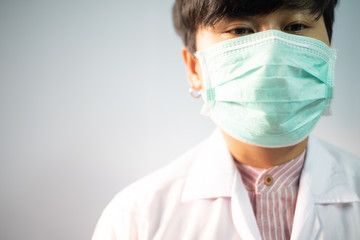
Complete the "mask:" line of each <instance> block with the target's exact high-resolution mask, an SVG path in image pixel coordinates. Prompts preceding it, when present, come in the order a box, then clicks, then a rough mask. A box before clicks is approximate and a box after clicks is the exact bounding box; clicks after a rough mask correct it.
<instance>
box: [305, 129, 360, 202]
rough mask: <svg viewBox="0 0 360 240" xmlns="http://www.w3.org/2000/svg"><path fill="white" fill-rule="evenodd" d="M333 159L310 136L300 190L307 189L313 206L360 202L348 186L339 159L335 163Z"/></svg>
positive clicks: (346, 176) (322, 145)
mask: <svg viewBox="0 0 360 240" xmlns="http://www.w3.org/2000/svg"><path fill="white" fill-rule="evenodd" d="M335 157H336V156H335V155H332V154H331V153H330V152H329V150H328V149H326V148H325V146H324V144H323V143H321V141H320V140H319V139H317V138H316V137H314V136H310V138H309V142H308V147H307V155H306V160H305V165H304V169H303V171H302V174H301V181H300V189H301V188H302V187H309V188H310V191H311V194H312V196H313V198H314V203H315V204H331V203H346V202H354V201H360V198H359V195H360V194H359V193H357V189H356V188H355V187H354V186H352V184H350V182H349V179H348V178H349V176H348V174H346V173H345V171H344V166H342V165H341V159H340V161H336V158H335ZM299 194H300V193H299Z"/></svg>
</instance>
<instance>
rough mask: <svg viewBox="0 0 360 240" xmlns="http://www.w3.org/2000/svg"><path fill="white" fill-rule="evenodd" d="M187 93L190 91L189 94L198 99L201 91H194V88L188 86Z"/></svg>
mask: <svg viewBox="0 0 360 240" xmlns="http://www.w3.org/2000/svg"><path fill="white" fill-rule="evenodd" d="M189 93H190V96H192V97H193V98H195V99H199V98H200V97H201V92H200V91H196V90H194V89H192V88H189Z"/></svg>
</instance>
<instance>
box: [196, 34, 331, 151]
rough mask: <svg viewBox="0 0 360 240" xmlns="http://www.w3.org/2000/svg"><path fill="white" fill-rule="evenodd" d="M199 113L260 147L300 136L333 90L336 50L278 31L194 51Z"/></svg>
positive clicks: (327, 103) (320, 112) (321, 111)
mask: <svg viewBox="0 0 360 240" xmlns="http://www.w3.org/2000/svg"><path fill="white" fill-rule="evenodd" d="M196 57H197V58H198V59H199V61H200V65H201V70H202V76H203V94H202V95H203V98H204V106H203V109H202V113H203V114H205V115H208V116H210V117H211V118H212V120H213V121H214V122H215V123H216V124H217V125H218V126H219V127H220V128H221V129H222V130H224V131H225V132H226V133H227V134H229V135H230V136H232V137H234V138H236V139H238V140H240V141H243V142H245V143H249V144H252V145H257V146H262V147H285V146H291V145H295V144H297V143H299V142H301V141H302V140H304V139H305V138H306V137H307V136H308V135H309V133H310V131H311V130H312V129H313V127H314V126H315V124H316V123H317V122H318V120H319V119H320V117H321V116H322V115H323V114H328V113H329V107H330V102H331V99H332V95H333V80H334V65H335V59H336V51H335V50H334V49H332V48H329V47H328V46H327V45H326V44H325V43H323V42H321V41H319V40H316V39H313V38H309V37H303V36H297V35H292V34H287V33H284V32H281V31H277V30H269V31H264V32H260V33H255V34H251V35H247V36H244V37H238V38H234V39H231V40H227V41H224V42H220V43H217V44H215V45H214V46H212V47H210V48H208V49H205V50H203V51H199V52H197V53H196Z"/></svg>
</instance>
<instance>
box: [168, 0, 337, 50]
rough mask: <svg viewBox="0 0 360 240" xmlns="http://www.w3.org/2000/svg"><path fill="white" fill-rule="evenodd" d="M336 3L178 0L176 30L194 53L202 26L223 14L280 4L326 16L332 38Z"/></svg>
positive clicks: (248, 12)
mask: <svg viewBox="0 0 360 240" xmlns="http://www.w3.org/2000/svg"><path fill="white" fill-rule="evenodd" d="M337 3H338V0H176V2H175V5H174V7H173V22H174V26H175V29H176V32H177V33H178V34H179V35H180V37H181V38H182V40H183V42H184V44H185V46H186V47H188V49H189V50H190V52H192V53H194V52H195V51H196V31H197V30H198V28H199V26H204V27H207V26H213V25H214V24H215V23H216V22H218V21H220V20H221V19H222V18H224V17H230V18H235V17H245V16H254V15H264V14H268V13H271V12H273V11H275V10H277V9H279V8H281V7H285V8H288V9H301V10H310V12H311V13H312V14H314V15H315V16H316V17H317V18H319V17H321V16H323V18H324V22H325V27H326V30H327V34H328V37H329V40H330V41H331V38H332V33H333V31H332V27H333V23H334V9H335V7H336V5H337Z"/></svg>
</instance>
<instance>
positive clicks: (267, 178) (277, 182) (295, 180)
mask: <svg viewBox="0 0 360 240" xmlns="http://www.w3.org/2000/svg"><path fill="white" fill-rule="evenodd" d="M304 161H305V151H304V152H303V153H302V154H301V155H300V156H298V157H296V158H295V159H293V160H291V161H289V162H287V163H284V164H281V165H278V166H275V167H273V168H270V169H263V168H255V167H251V166H247V165H244V164H241V163H239V162H237V161H235V162H236V165H237V168H238V169H239V172H240V174H241V178H242V180H243V182H244V185H245V187H246V189H247V190H248V193H249V197H250V202H251V204H252V207H253V210H254V214H255V217H256V221H257V224H258V227H259V230H260V234H261V236H262V238H263V239H266V240H267V239H271V240H277V239H290V237H291V230H292V225H293V219H294V215H295V207H296V199H297V195H298V191H299V179H300V174H301V170H302V167H303V165H304Z"/></svg>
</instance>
